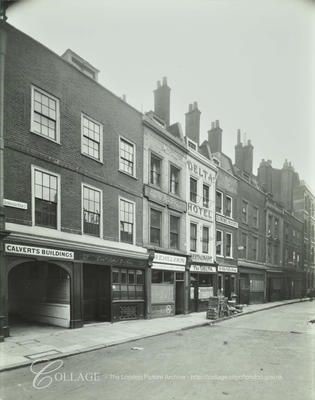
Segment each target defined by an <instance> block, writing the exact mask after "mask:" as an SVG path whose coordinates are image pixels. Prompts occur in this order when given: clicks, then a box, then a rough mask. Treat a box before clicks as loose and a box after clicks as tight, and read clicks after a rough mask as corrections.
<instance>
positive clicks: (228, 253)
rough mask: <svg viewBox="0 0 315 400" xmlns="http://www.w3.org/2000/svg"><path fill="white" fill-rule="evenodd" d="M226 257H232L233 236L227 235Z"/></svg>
mask: <svg viewBox="0 0 315 400" xmlns="http://www.w3.org/2000/svg"><path fill="white" fill-rule="evenodd" d="M225 256H226V257H232V234H231V233H226V242H225Z"/></svg>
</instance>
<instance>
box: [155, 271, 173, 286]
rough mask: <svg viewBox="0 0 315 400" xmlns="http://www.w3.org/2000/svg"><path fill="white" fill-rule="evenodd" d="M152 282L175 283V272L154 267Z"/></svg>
mask: <svg viewBox="0 0 315 400" xmlns="http://www.w3.org/2000/svg"><path fill="white" fill-rule="evenodd" d="M152 283H174V272H172V271H162V270H158V269H152Z"/></svg>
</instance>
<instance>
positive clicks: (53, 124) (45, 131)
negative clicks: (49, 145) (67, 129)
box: [31, 86, 60, 143]
mask: <svg viewBox="0 0 315 400" xmlns="http://www.w3.org/2000/svg"><path fill="white" fill-rule="evenodd" d="M31 110H32V115H31V131H32V132H33V133H37V134H38V135H41V136H44V137H46V138H47V139H49V140H52V141H54V142H57V143H59V140H60V138H59V100H58V99H57V98H56V97H54V96H52V95H50V94H48V93H46V92H44V91H43V90H41V89H38V88H35V87H33V86H32V108H31Z"/></svg>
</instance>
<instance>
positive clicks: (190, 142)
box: [188, 139, 197, 150]
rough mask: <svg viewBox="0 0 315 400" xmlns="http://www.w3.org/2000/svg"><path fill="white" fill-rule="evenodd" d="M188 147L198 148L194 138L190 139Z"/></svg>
mask: <svg viewBox="0 0 315 400" xmlns="http://www.w3.org/2000/svg"><path fill="white" fill-rule="evenodd" d="M188 147H189V148H190V149H192V150H197V143H196V142H193V141H192V140H190V139H188Z"/></svg>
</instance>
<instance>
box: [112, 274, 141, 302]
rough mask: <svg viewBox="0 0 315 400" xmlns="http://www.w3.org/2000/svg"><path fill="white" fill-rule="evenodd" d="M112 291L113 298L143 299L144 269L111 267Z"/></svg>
mask: <svg viewBox="0 0 315 400" xmlns="http://www.w3.org/2000/svg"><path fill="white" fill-rule="evenodd" d="M112 293H113V300H143V299H144V271H142V270H133V269H124V268H113V270H112Z"/></svg>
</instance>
